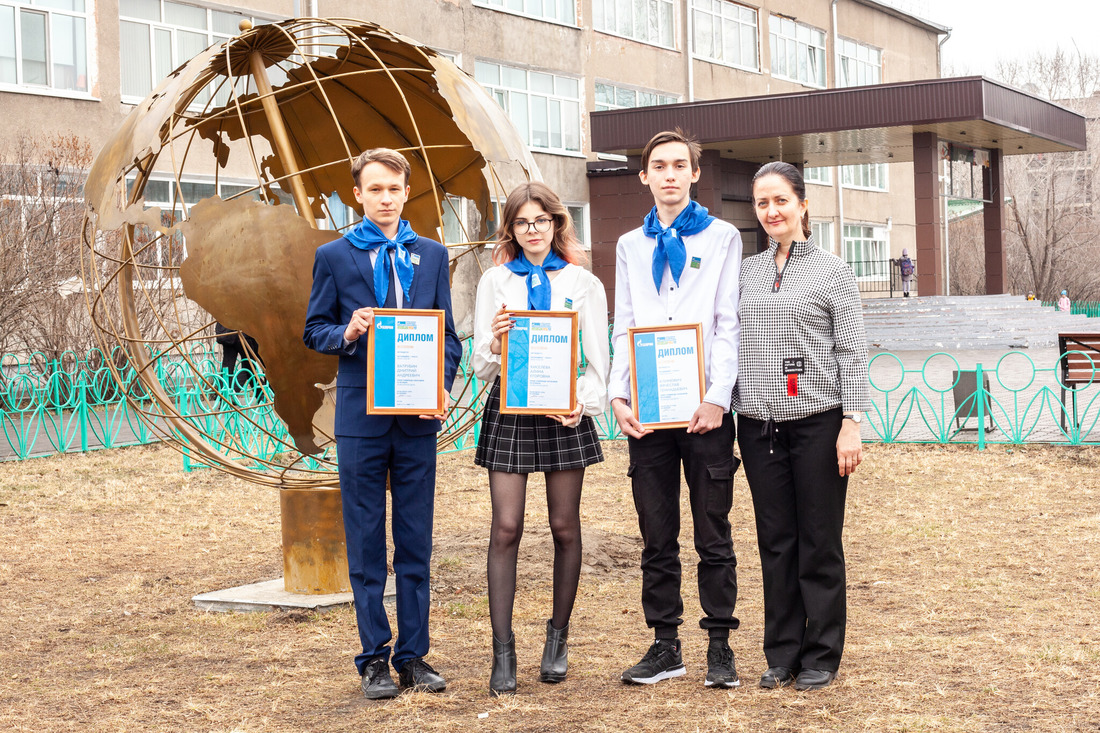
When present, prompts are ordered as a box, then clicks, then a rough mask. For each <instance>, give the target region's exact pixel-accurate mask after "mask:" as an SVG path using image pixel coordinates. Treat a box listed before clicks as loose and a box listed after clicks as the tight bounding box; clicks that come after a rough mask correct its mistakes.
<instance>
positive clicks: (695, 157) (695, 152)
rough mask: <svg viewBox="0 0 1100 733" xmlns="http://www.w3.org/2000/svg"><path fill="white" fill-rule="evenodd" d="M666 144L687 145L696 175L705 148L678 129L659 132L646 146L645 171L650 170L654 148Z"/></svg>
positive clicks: (692, 168)
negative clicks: (650, 158) (650, 157)
mask: <svg viewBox="0 0 1100 733" xmlns="http://www.w3.org/2000/svg"><path fill="white" fill-rule="evenodd" d="M665 143H683V144H684V145H687V149H688V158H689V159H690V161H691V171H692V172H693V173H694V172H695V171H697V170H699V157H700V156H701V155H702V154H703V148H702V147H701V146H700V145H699V141H698V140H696V139H695V138H694V137H692V136H691V135H688V134H687V133H686V132H684V131H683V130H681V129H680V128H679V127H677V128H676V129H675V130H665V131H664V132H658V133H657V134H656V135H654V136H653V137H651V138H650V139H649V142H647V143H646V144H645V147H644V148H643V149H642V170H643V171H644V170H646V169H647V168H649V155H650V153H652V152H653V148H655V147H657V146H658V145H664V144H665Z"/></svg>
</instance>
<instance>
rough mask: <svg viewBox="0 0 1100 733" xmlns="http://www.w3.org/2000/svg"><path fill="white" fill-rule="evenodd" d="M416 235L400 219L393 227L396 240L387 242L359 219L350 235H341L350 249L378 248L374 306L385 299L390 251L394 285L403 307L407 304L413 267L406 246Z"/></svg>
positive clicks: (388, 278)
mask: <svg viewBox="0 0 1100 733" xmlns="http://www.w3.org/2000/svg"><path fill="white" fill-rule="evenodd" d="M419 238H420V237H419V235H417V233H416V232H414V231H413V230H412V227H411V226H409V222H407V221H405V220H404V219H402V220H401V222H400V223H399V224H398V225H397V236H396V237H395V238H393V239H387V238H386V235H385V234H383V233H382V230H381V229H379V228H378V225H377V224H375V223H374V222H373V221H371V220H370V219H363V220H362V221H361V222H359V223H358V224H356V225H355V226H354V227H352V229H351V231H349V232H347V233H346V234H344V239H346V240H348V241H349V242H351V246H353V247H356V248H358V249H361V250H365V251H367V252H370V251H371V250H372V249H375V248H376V247H377V248H378V257H377V258H376V259H375V261H374V299H375V300H376V301H378V306H379V307H382V306H383V305H385V303H386V295H387V294H389V292H390V250H393V251H394V258H393V261H394V265H395V266H396V268H397V282H399V283H400V284H401V292H403V293H404V294H405V306H406V307H408V304H409V289H410V288H411V287H412V282H413V265H412V259H411V258H410V257H409V250H407V249H405V245H406V244H412V243H413V242H415V241H416V240H417V239H419Z"/></svg>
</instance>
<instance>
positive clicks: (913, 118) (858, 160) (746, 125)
mask: <svg viewBox="0 0 1100 733" xmlns="http://www.w3.org/2000/svg"><path fill="white" fill-rule="evenodd" d="M676 127H680V128H682V129H684V130H686V131H688V132H690V133H691V134H692V135H694V136H696V137H697V138H698V139H699V142H700V143H701V144H702V146H703V148H704V151H712V152H710V153H709V156H711V157H712V158H713V157H714V156H715V155H716V154H717V156H718V157H719V158H720V160H721V159H726V160H728V161H729V163H730V164H731V165H732V164H733V163H734V161H741V162H742V163H741V164H763V163H767V162H769V161H773V160H783V161H786V162H788V163H793V164H795V165H797V166H799V167H803V166H806V167H825V166H836V165H860V164H866V163H902V162H911V163H913V170H914V194H915V201H914V206H915V212H916V248H917V255H918V262H919V263H920V266H919V268H918V275H917V280H918V288H919V290H920V292H921V294H924V295H933V294H940V293H942V291H943V287H944V280H943V277H942V271H943V268H944V262H943V250H942V248H941V240H942V229H943V202H942V201H941V199H940V186H941V183H940V173H941V169H940V164H941V161H942V160H943V159H944V158H945V152H944V151H945V150H947V149H948V148H947V147H941V142H948V143H952V144H955V145H962V146H965V147H968V148H971V149H979V150H983V151H988V160H987V163H986V164H985V165H983V166H982V181H981V183H980V185H981V188H982V194H981V196H980V198H981V199H982V200H984V201H985V264H986V292H987V293H1003V292H1006V288H1007V275H1006V270H1007V268H1006V261H1005V249H1004V244H1003V243H1004V221H1005V218H1004V193H1003V191H1002V178H1003V173H1002V160H1003V157H1004V156H1005V155H1023V154H1032V153H1063V152H1073V151H1078V150H1084V149H1085V118H1084V117H1082V116H1081V115H1079V114H1076V113H1074V112H1071V111H1069V110H1067V109H1065V108H1063V107H1060V106H1058V105H1057V104H1054V103H1052V102H1048V101H1046V100H1044V99H1040V98H1038V97H1035V96H1033V95H1030V94H1027V93H1025V92H1021V91H1019V90H1017V89H1013V88H1011V87H1008V86H1005V85H1004V84H1000V83H998V82H995V81H991V80H989V79H985V78H983V77H980V76H975V77H964V78H957V79H930V80H926V81H911V82H901V83H896V84H878V85H875V86H866V87H852V88H845V89H821V90H813V91H806V92H797V93H793V94H774V95H768V96H761V97H744V98H740V99H722V100H714V101H707V102H694V103H687V104H673V105H666V106H661V107H643V108H634V109H620V110H609V111H606V112H594V113H592V115H591V130H592V150H593V151H594V152H598V153H618V154H622V155H627V156H639V155H640V154H641V151H642V148H643V147H645V144H646V142H648V141H649V139H650V137H652V136H653V135H654V134H655V133H656V132H658V131H660V130H671V129H674V128H676ZM983 156H984V153H983ZM704 157H707V154H706V153H704ZM946 157H947V158H950V157H951V155H950V153H947V155H946ZM634 160H635V162H634V163H633V165H637V158H636V157H635V158H634ZM741 164H739V165H741ZM591 165H592V164H590V166H591ZM720 167H721V166H720ZM719 177H720V178H721V176H719ZM704 178H706V172H705V171H704ZM749 178H751V174H750V175H749ZM741 179H742V180H744V176H742V177H741ZM702 183H703V179H700V185H701V186H702ZM708 185H710V186H712V187H714V188H716V189H717V190H719V191H721V195H722V197H723V198H725V197H727V196H729V195H730V192H728V191H725V190H723V189H724V188H725V182H724V181H722V180H719V181H712V182H710V183H709V184H708ZM746 185H747V184H746ZM740 195H742V196H745V197H746V198H744V199H742V200H747V196H748V192H747V191H745V192H743V193H741V194H740ZM975 198H978V197H977V196H975ZM595 208H596V207H595V205H594V206H593V218H594V219H595V218H596V217H597V216H599V213H598V212H597V211H596V210H595ZM595 228H596V223H595V221H594V222H593V229H594V230H595Z"/></svg>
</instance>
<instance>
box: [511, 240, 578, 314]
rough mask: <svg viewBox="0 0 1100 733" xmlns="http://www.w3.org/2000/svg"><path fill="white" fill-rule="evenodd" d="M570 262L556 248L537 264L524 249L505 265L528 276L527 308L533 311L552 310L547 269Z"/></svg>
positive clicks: (557, 267) (559, 266) (557, 268)
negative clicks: (525, 253)
mask: <svg viewBox="0 0 1100 733" xmlns="http://www.w3.org/2000/svg"><path fill="white" fill-rule="evenodd" d="M568 264H569V263H568V262H566V261H565V260H563V259H562V258H561V257H559V256H558V254H557V253H556V252H554V250H550V251H549V252H547V253H546V259H545V260H543V261H542V265H535V264H532V263H531V261H530V260H528V259H527V257H526V256H525V255H524V254H523V250H520V252H519V256H518V257H516V258H515V259H514V260H512V261H511V262H505V263H504V266H505V267H507V268H508V269H509V270H511V271H512V272H514V273H516V274H517V275H526V276H527V308H528V309H529V310H533V311H548V310H550V278H548V277H547V276H546V271H547V270H560V269H561V268H563V267H565V266H566V265H568ZM536 278H537V280H536ZM532 281H535V284H533V285H532Z"/></svg>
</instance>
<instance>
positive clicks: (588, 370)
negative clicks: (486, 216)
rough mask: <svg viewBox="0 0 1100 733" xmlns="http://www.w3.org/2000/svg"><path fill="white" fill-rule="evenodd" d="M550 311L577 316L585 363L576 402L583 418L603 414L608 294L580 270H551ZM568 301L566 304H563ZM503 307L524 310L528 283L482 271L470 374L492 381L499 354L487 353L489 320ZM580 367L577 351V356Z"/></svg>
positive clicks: (502, 272)
mask: <svg viewBox="0 0 1100 733" xmlns="http://www.w3.org/2000/svg"><path fill="white" fill-rule="evenodd" d="M548 274H549V275H550V310H573V311H576V312H577V313H578V314H579V322H578V326H579V328H580V331H581V343H580V344H579V348H583V349H584V358H585V359H587V364H586V366H585V369H584V374H582V375H581V376H579V377H577V401H578V402H579V403H580V404H582V405H584V414H585V415H590V416H595V415H602V414H603V413H604V411H605V410H606V409H607V372H608V365H609V362H610V357H609V355H608V338H607V294H606V293H605V292H604V289H603V283H601V282H600V280H599V278H597V277H596V276H595V275H593V274H592V273H591V272H589V271H588V270H586V269H584V268H583V267H580V266H578V265H566V266H565V267H563V268H562V269H560V270H556V271H551V272H549V273H548ZM567 300H568V301H569V303H568V304H567V303H566V301H567ZM501 305H503V306H505V307H506V308H510V309H513V310H527V282H526V279H525V278H524V277H523V276H521V275H516V274H515V273H513V272H512V271H511V270H509V269H508V268H507V267H504V266H503V265H497V266H496V267H492V268H490V269H488V270H486V271H485V274H484V275H482V276H481V282H479V283H478V286H477V304H476V306H475V308H474V354H473V361H474V374H476V375H477V378H478V379H481V380H482V381H485V382H491V381H493V380H494V379H496V378H497V375H499V374H500V354H494V353H492V351H490V350H489V345H490V344H491V343H492V342H493V330H492V323H493V316H495V315H496V312H497V311H498V310H500V307H501ZM577 359H578V363H580V352H579V351H578V353H577Z"/></svg>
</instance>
